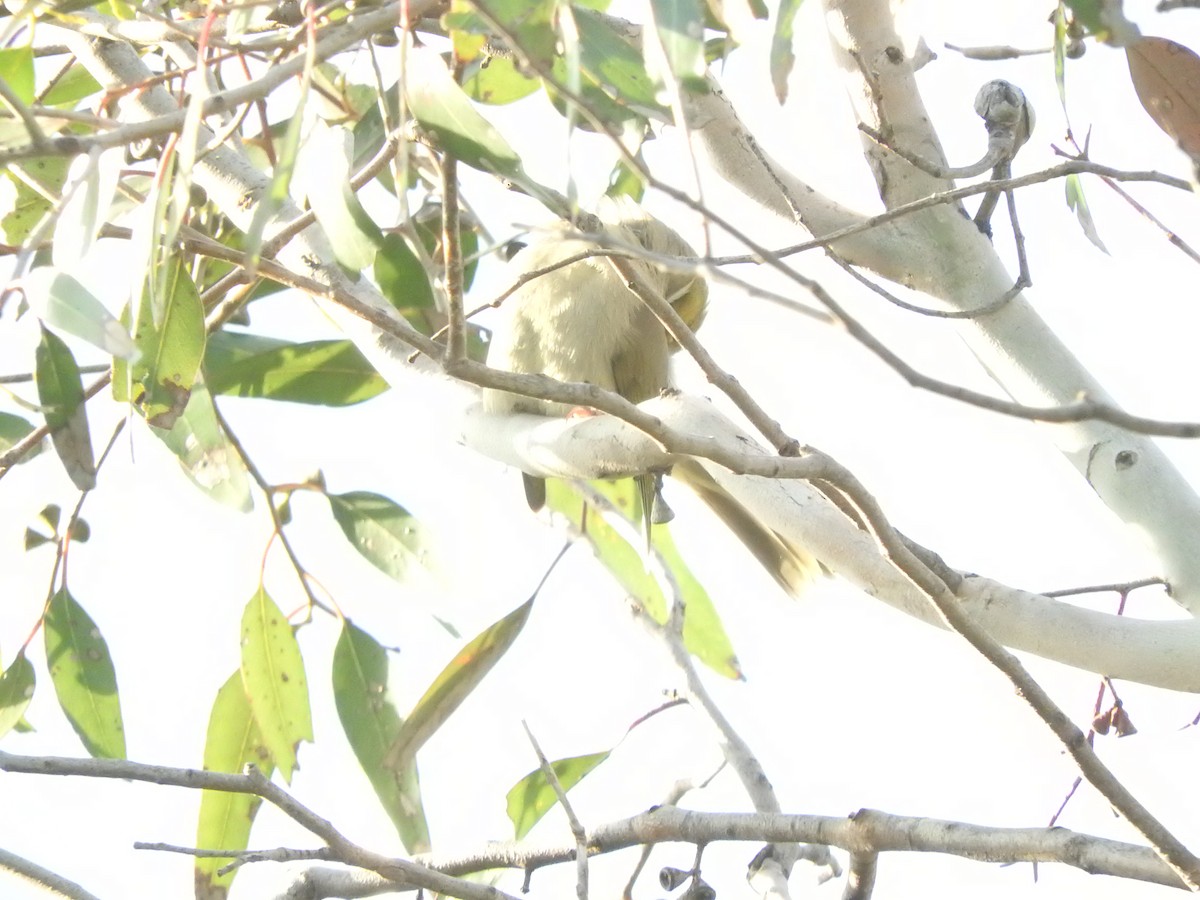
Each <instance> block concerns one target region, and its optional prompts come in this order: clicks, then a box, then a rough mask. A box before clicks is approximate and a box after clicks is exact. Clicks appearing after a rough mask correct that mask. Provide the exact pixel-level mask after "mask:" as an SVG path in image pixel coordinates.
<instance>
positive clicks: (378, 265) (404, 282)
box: [375, 231, 470, 314]
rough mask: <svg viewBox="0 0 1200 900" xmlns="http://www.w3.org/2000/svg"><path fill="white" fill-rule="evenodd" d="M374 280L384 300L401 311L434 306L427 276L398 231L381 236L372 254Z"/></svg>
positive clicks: (419, 261) (409, 311)
mask: <svg viewBox="0 0 1200 900" xmlns="http://www.w3.org/2000/svg"><path fill="white" fill-rule="evenodd" d="M468 233H470V232H468ZM375 283H376V284H378V285H379V290H380V292H381V293H382V294H383V296H385V297H387V299H388V302H389V303H390V304H392V306H394V307H396V309H398V310H400V311H401V312H403V313H406V314H408V313H411V312H412V311H414V310H418V309H431V308H432V307H433V305H434V302H433V300H434V298H433V288H432V287H431V286H430V284H429V275H428V274H427V273H426V271H425V267H424V266H423V265H421V260H420V259H418V258H417V254H415V253H414V252H413V251H412V248H411V247H409V246H408V242H407V241H406V240H405V239H404V235H402V234H400V233H399V232H396V231H393V232H391V233H389V234H388V235H387V236H386V237H385V238H384V239H383V246H382V247H380V249H379V255H378V256H376V257H375Z"/></svg>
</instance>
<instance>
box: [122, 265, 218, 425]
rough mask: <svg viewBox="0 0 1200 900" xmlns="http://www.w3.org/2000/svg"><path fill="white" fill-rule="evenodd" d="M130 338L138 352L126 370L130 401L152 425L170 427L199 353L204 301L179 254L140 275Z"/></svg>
mask: <svg viewBox="0 0 1200 900" xmlns="http://www.w3.org/2000/svg"><path fill="white" fill-rule="evenodd" d="M153 284H158V285H161V287H162V289H163V292H162V296H161V298H160V299H161V302H160V303H155V302H154V299H153V298H152V296H151V292H152V290H153V287H152V285H153ZM155 309H158V310H159V311H160V315H159V321H157V322H156V321H155V315H154V310H155ZM134 341H135V342H136V343H137V346H138V349H139V350H140V351H141V356H140V358H139V359H138V360H137V361H136V362H135V363H133V364H132V365H131V366H130V373H129V376H128V377H129V379H131V381H132V385H133V397H132V400H133V404H134V406H136V407H137V408H138V409H139V410H140V411H141V413H142V415H144V416H145V417H146V421H147V422H149V423H150V424H151V425H153V426H154V427H155V428H163V429H170V428H172V427H173V426H174V425H175V423H176V421H178V419H179V417H180V416H181V415H183V412H184V410H185V409H187V406H188V399H189V397H190V396H191V391H192V385H193V384H195V381H196V376H197V375H198V374H199V372H200V361H201V360H202V359H203V358H204V341H205V331H204V304H203V303H201V301H200V294H199V293H198V292H197V291H196V285H195V284H194V283H193V282H192V276H191V275H190V274H189V273H188V269H187V262H186V261H185V259H184V257H183V254H178V253H177V254H174V255H173V256H172V257H171V259H170V261H169V262H168V263H167V271H166V272H165V273H164V277H163V278H161V279H153V278H148V279H146V285H145V287H144V289H143V292H142V301H141V303H139V304H138V323H137V329H136V331H135V333H134ZM113 379H114V381H124V380H125V377H124V374H123V372H120V371H116V370H114V372H113Z"/></svg>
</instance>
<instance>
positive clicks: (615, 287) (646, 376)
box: [483, 198, 820, 595]
mask: <svg viewBox="0 0 1200 900" xmlns="http://www.w3.org/2000/svg"><path fill="white" fill-rule="evenodd" d="M597 217H598V218H599V219H600V221H601V222H602V223H603V225H604V231H605V234H606V237H607V238H608V239H609V241H608V242H611V244H612V245H614V246H617V247H631V248H634V249H638V248H641V249H644V250H646V251H647V254H648V255H649V256H651V257H676V258H694V257H695V256H696V252H695V250H694V249H693V248H692V247H691V246H690V245H689V244H688V243H687V241H685V240H684V239H683V238H682V237H681V236H680V235H679V234H678V233H677V232H676V231H674V230H673V229H671V228H670V227H668V226H667V225H666V224H664V223H663V222H662V221H661V220H659V219H658V218H656V217H655V216H653V215H651V214H650V213H649V212H647V211H646V210H645V209H644V208H643V207H642V206H641V205H640V204H638V203H636V202H635V201H633V200H630V199H628V198H619V199H614V198H605V200H604V201H602V202H601V204H599V205H598V208H597ZM597 249H599V244H597V243H596V242H593V241H589V240H588V239H587V238H586V237H583V236H580V235H579V234H578V233H573V232H572V231H570V230H569V229H568V228H566V227H560V228H557V229H552V230H550V231H549V232H548V233H546V234H544V235H542V236H540V237H539V238H538V239H536V240H535V241H533V242H532V243H530V244H528V245H527V246H525V247H524V248H522V249H521V250H520V251H519V252H517V253H516V255H514V256H513V257H512V259H511V260H510V261H509V266H510V267H511V268H512V269H513V270H514V271H515V272H517V273H519V274H521V275H527V274H528V273H533V272H541V271H543V270H547V269H548V271H545V272H544V274H541V275H539V276H537V277H534V278H532V279H530V280H528V281H526V282H525V283H524V284H522V285H521V286H520V287H519V288H518V289H517V290H516V291H515V292H514V293H513V294H512V295H510V296H509V297H508V298H507V299H506V300H505V301H504V303H503V304H501V306H500V310H499V317H498V320H497V321H496V323H495V325H494V328H493V330H492V335H491V341H490V344H489V347H488V354H487V364H488V365H489V366H490V367H493V368H496V369H501V370H503V371H507V372H513V373H518V374H539V375H547V376H550V377H551V378H556V379H558V380H560V381H567V382H584V383H588V384H593V385H595V386H597V387H600V388H604V389H606V390H610V391H614V392H616V393H617V394H620V395H621V396H622V397H624V398H625V399H626V400H629V401H630V402H631V403H641V402H642V401H644V400H649V399H651V398H652V397H657V396H658V395H659V394H660V393H662V392H663V391H665V390H668V389H670V388H671V377H670V357H671V354H672V353H674V352H675V351H677V350H678V349H679V345H678V343H677V342H676V341H675V340H674V338H672V337H671V335H670V334H669V333H668V332H667V330H666V328H665V327H664V326H663V324H662V323H661V322H660V321H659V320H658V318H657V316H655V314H654V313H653V312H652V311H651V310H650V308H649V307H648V306H647V305H646V304H645V303H644V302H643V301H642V299H641V298H640V297H639V296H638V295H637V294H636V293H634V291H633V290H632V289H631V288H630V286H629V285H628V283H627V281H628V279H627V278H626V277H624V276H623V275H622V274H621V273H620V272H618V270H617V268H616V267H615V266H614V265H613V263H612V261H611V259H610V258H609V257H607V256H604V255H596V256H590V257H587V258H583V259H578V260H576V261H574V262H570V263H568V264H566V265H562V266H560V267H558V268H551V267H554V266H555V265H556V264H558V263H562V262H564V261H565V260H568V259H572V258H573V257H576V256H578V255H579V254H580V253H583V252H586V251H589V250H597ZM628 265H629V266H630V267H631V268H632V269H633V270H634V272H635V273H636V274H637V276H638V279H639V280H640V281H641V282H642V284H643V285H644V286H645V287H647V288H649V289H650V290H652V291H654V292H656V293H657V294H658V295H659V296H660V297H662V298H663V299H665V300H666V301H667V302H669V303H670V304H671V305H672V307H674V308H675V310H676V312H678V313H679V314H680V316H681V318H683V320H684V321H685V322H686V323H687V324H688V326H689V327H690V328H691V329H692V330H693V331H695V330H696V329H697V328H699V327H700V325H701V323H702V322H703V321H704V318H705V315H706V312H707V309H708V282H707V280H706V279H705V278H704V277H703V276H702V275H701V274H700V273H699V272H696V271H694V270H687V269H683V268H679V267H671V268H669V267H667V266H663V265H660V264H658V263H656V262H654V260H653V259H652V258H637V257H636V256H634V257H632V258H630V259H629V261H628ZM483 407H484V409H485V411H487V412H490V413H534V414H537V415H544V416H567V415H569V414H571V413H572V412H573V408H572V407H571V406H570V405H568V404H564V403H557V402H553V401H549V400H542V399H539V398H535V397H526V396H522V395H519V394H514V393H511V392H508V391H502V390H499V389H495V388H487V389H485V390H484V392H483ZM672 474H673V475H674V476H675V477H677V478H678V479H679V480H681V481H682V482H683V483H685V484H686V485H687V486H688V487H690V488H691V489H692V490H693V491H695V493H696V494H697V495H698V496H699V497H700V498H701V499H702V500H703V501H704V502H705V503H706V504H707V505H708V506H709V507H710V508H711V509H712V510H713V511H714V512H715V513H716V514H717V516H718V517H719V518H720V519H721V520H722V521H723V522H724V523H725V524H726V526H727V527H729V528H730V529H731V530H732V531H733V532H734V533H735V534H736V535H737V536H738V537H739V539H741V540H742V542H743V543H744V544H745V545H746V546H747V548H748V549H749V550H750V552H751V553H752V554H753V555H754V556H755V558H756V559H757V560H758V561H759V562H760V563H761V564H762V565H763V566H764V567H765V568H766V569H767V570H768V571H769V572H770V573H771V574H772V576H774V577H775V580H776V581H777V582H778V583H779V584H780V585H781V586H782V587H784V589H785V590H786V591H787V592H788V593H791V594H793V595H796V594H799V593H800V592H802V591H803V589H804V588H805V587H807V585H808V584H809V583H810V582H811V581H812V580H813V579H814V578H815V574H816V573H817V572H818V571H820V566H819V563H817V562H816V560H815V559H814V558H813V557H812V556H811V554H808V553H807V552H806V551H804V550H803V549H802V548H799V547H796V546H794V545H793V544H792V543H791V542H789V541H787V540H786V539H784V538H782V537H781V536H779V535H777V534H776V533H775V532H773V531H771V530H770V529H769V528H767V527H765V526H763V525H762V524H760V523H759V522H758V521H757V520H756V519H755V518H754V516H753V515H752V514H751V513H750V512H749V511H748V510H747V509H745V507H744V506H742V505H741V504H740V503H738V501H736V500H735V499H734V498H733V497H732V496H731V495H730V494H729V493H728V492H726V491H725V490H724V489H723V488H721V487H720V486H719V485H718V484H717V483H716V482H715V481H714V480H713V479H712V477H711V476H709V475H708V474H707V473H706V472H705V471H704V469H703V467H701V466H700V465H699V464H698V463H696V462H695V461H693V460H687V461H684V462H683V463H677V464H676V465H675V466H674V467H673V469H672ZM523 477H524V482H525V495H526V500H527V501H528V503H529V505H530V507H531V508H532V509H533V510H534V511H535V512H536V511H537V510H539V509H541V507H542V506H543V505H544V504H545V500H546V484H545V479H543V478H541V477H539V476H536V475H530V474H528V473H523ZM636 477H637V484H638V492H639V494H640V497H641V507H642V520H643V528H644V529H645V533H646V538H647V543H649V540H650V529H651V527H652V525H660V524H664V523H665V522H667V521H670V519H671V518H672V517H673V513H672V512H671V510H670V508H669V506H667V504H666V503H665V501H664V500H663V498H662V491H661V485H662V473H646V474H642V475H638V476H636Z"/></svg>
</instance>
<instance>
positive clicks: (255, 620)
mask: <svg viewBox="0 0 1200 900" xmlns="http://www.w3.org/2000/svg"><path fill="white" fill-rule="evenodd" d="M241 671H242V685H243V686H244V687H245V689H246V697H247V699H248V700H249V701H250V710H251V711H252V712H253V713H254V721H255V722H256V723H258V727H259V729H260V730H261V731H262V737H263V744H264V745H265V746H266V748H267V752H268V753H269V754H270V755H271V758H272V759H273V760H275V764H276V765H277V766H278V767H279V771H280V773H281V774H282V775H283V778H284V780H285V781H288V782H290V781H291V780H292V772H293V770H294V769H295V768H296V748H297V746H298V745H299V743H300V742H301V741H311V740H312V739H313V727H312V711H311V709H310V707H309V701H308V679H307V677H306V676H305V674H304V659H303V657H302V656H301V655H300V645H299V644H298V643H297V642H296V635H295V632H294V631H293V629H292V626H291V624H289V622H288V620H287V617H285V616H284V614H283V613H282V612H280V610H279V607H278V606H276V605H275V602H274V601H273V600H272V599H271V598H270V597H269V596H268V595H267V592H266V591H265V590H264V589H262V588H259V589H258V592H257V593H256V594H255V595H254V596H253V597H251V598H250V602H249V603H247V604H246V609H245V611H244V612H243V613H242V666H241Z"/></svg>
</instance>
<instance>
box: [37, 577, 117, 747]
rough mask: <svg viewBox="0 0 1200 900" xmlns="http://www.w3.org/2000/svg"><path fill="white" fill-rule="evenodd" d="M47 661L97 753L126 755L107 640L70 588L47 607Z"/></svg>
mask: <svg viewBox="0 0 1200 900" xmlns="http://www.w3.org/2000/svg"><path fill="white" fill-rule="evenodd" d="M42 628H43V631H44V632H45V637H46V666H47V668H49V670H50V681H51V682H52V683H53V684H54V692H55V694H57V695H58V702H59V705H60V706H61V707H62V709H63V712H65V713H66V714H67V719H68V720H69V721H70V723H71V727H72V728H74V729H75V733H76V734H78V735H79V738H80V740H82V741H83V745H84V747H86V748H87V751H88V753H90V754H91V755H92V756H98V757H103V758H107V759H124V758H125V725H124V721H123V719H122V717H121V700H120V697H119V695H118V693H117V673H116V670H115V669H114V667H113V661H112V657H111V656H110V655H109V652H108V643H107V642H106V641H105V640H104V637H103V635H101V634H100V629H99V627H98V626H97V625H96V623H95V622H94V621H92V618H91V616H89V615H88V614H87V612H85V611H84V609H83V607H82V606H80V605H79V603H78V602H77V601H76V600H75V598H74V597H72V596H71V594H70V593H69V592H68V591H67V589H66V588H62V589H60V590H59V591H58V592H57V593H56V594H55V595H54V596H53V597H52V598H51V599H50V604H49V606H48V607H47V609H46V618H45V621H44V622H43V625H42Z"/></svg>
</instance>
